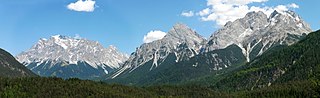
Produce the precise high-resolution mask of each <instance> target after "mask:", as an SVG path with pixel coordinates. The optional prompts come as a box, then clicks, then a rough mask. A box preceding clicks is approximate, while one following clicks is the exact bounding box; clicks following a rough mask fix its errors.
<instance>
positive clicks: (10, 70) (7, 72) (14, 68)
mask: <svg viewBox="0 0 320 98" xmlns="http://www.w3.org/2000/svg"><path fill="white" fill-rule="evenodd" d="M0 76H1V77H26V76H36V74H34V73H33V72H31V71H30V70H29V69H28V68H26V67H25V66H24V65H22V64H20V63H19V62H18V61H17V60H16V59H15V58H14V57H13V56H12V55H11V54H9V53H8V52H6V51H5V50H3V49H0Z"/></svg>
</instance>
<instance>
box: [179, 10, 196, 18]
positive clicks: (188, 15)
mask: <svg viewBox="0 0 320 98" xmlns="http://www.w3.org/2000/svg"><path fill="white" fill-rule="evenodd" d="M181 15H182V16H185V17H192V16H193V15H194V12H193V11H188V12H182V13H181Z"/></svg>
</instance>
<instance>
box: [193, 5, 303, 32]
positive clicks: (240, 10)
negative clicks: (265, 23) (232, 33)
mask: <svg viewBox="0 0 320 98" xmlns="http://www.w3.org/2000/svg"><path fill="white" fill-rule="evenodd" d="M267 1H268V0H207V6H208V8H205V9H203V10H201V11H199V12H197V14H196V15H198V16H200V19H201V20H202V21H214V22H215V23H216V25H217V26H223V25H224V24H225V23H227V22H228V21H234V20H236V19H238V18H242V17H244V16H245V15H246V14H247V13H248V12H252V11H262V12H264V13H265V14H267V15H270V14H271V13H272V12H273V11H274V10H277V11H280V12H283V11H287V10H289V9H294V8H299V6H298V5H297V4H295V3H291V4H287V5H277V6H274V7H270V6H265V5H264V3H265V2H267ZM251 3H261V6H249V4H251Z"/></svg>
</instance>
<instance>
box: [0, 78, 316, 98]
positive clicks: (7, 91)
mask: <svg viewBox="0 0 320 98" xmlns="http://www.w3.org/2000/svg"><path fill="white" fill-rule="evenodd" d="M319 85H320V81H317V80H314V81H311V80H310V81H295V82H288V83H284V84H281V85H272V86H270V87H266V88H262V89H256V90H252V91H238V92H231V93H225V92H219V91H215V90H213V89H211V88H210V87H202V86H197V85H185V86H170V85H162V86H150V87H142V88H141V87H133V86H124V85H118V84H106V83H103V82H94V81H89V80H80V79H76V78H71V79H68V80H64V79H61V78H44V77H43V78H41V77H25V78H0V97H1V98H7V97H9V98H33V97H36V98H84V97H89V98H168V97H169V98H230V97H254V98H256V97H269V98H275V97H278V98H279V97H280V98H283V97H320V95H319V92H320V86H319Z"/></svg>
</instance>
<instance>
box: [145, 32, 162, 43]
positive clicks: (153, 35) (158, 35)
mask: <svg viewBox="0 0 320 98" xmlns="http://www.w3.org/2000/svg"><path fill="white" fill-rule="evenodd" d="M165 35H166V33H165V32H162V31H159V30H154V31H150V32H149V33H148V34H147V35H145V36H144V37H143V42H144V43H150V42H153V41H155V40H159V39H162V38H163V37H164V36H165Z"/></svg>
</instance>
